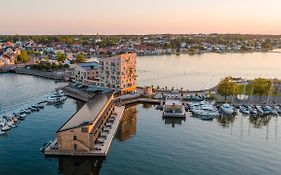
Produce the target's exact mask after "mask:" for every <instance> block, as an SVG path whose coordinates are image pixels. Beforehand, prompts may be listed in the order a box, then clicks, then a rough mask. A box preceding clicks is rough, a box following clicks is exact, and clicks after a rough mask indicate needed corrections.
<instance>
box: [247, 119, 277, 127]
mask: <svg viewBox="0 0 281 175" xmlns="http://www.w3.org/2000/svg"><path fill="white" fill-rule="evenodd" d="M271 118H272V117H271V116H265V117H250V118H249V121H250V122H251V124H252V125H253V126H254V128H261V127H263V126H266V125H268V124H269V122H270V120H271Z"/></svg>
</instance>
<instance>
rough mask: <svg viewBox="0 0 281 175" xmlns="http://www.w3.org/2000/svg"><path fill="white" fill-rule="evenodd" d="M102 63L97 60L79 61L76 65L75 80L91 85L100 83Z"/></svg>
mask: <svg viewBox="0 0 281 175" xmlns="http://www.w3.org/2000/svg"><path fill="white" fill-rule="evenodd" d="M99 71H100V65H99V63H97V62H85V63H78V64H76V65H75V66H74V80H75V81H76V82H81V83H85V84H91V85H97V86H98V85H100V80H99Z"/></svg>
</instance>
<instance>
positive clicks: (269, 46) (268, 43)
mask: <svg viewBox="0 0 281 175" xmlns="http://www.w3.org/2000/svg"><path fill="white" fill-rule="evenodd" d="M261 47H262V49H264V50H272V48H273V47H272V43H271V41H270V40H269V39H266V40H265V41H264V42H263V43H262V44H261Z"/></svg>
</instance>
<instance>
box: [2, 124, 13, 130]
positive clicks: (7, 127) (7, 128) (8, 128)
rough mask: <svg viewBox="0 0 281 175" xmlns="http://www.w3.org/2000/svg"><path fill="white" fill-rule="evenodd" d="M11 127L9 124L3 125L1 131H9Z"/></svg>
mask: <svg viewBox="0 0 281 175" xmlns="http://www.w3.org/2000/svg"><path fill="white" fill-rule="evenodd" d="M10 129H11V127H10V126H8V125H5V126H4V127H2V128H1V130H2V131H9V130H10Z"/></svg>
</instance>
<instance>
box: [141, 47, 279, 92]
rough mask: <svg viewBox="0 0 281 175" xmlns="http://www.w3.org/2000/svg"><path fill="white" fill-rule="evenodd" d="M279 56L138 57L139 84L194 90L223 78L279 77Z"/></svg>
mask: <svg viewBox="0 0 281 175" xmlns="http://www.w3.org/2000/svg"><path fill="white" fill-rule="evenodd" d="M280 65H281V54H280V53H278V52H276V53H247V54H238V53H237V54H217V53H208V54H202V55H193V56H191V55H179V56H176V55H168V56H145V57H138V62H137V70H138V76H139V77H138V82H139V83H140V84H141V85H154V86H155V87H156V86H160V87H165V86H168V87H170V88H171V87H172V86H174V87H176V88H181V87H182V88H184V89H190V90H198V89H204V88H210V87H213V86H215V85H216V84H217V83H218V82H219V81H220V79H222V78H224V77H226V76H234V77H242V78H247V79H254V78H257V77H264V78H281V71H280Z"/></svg>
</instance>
